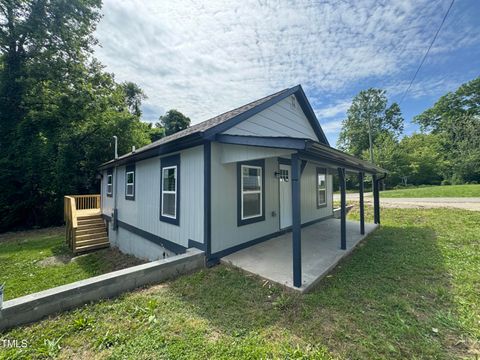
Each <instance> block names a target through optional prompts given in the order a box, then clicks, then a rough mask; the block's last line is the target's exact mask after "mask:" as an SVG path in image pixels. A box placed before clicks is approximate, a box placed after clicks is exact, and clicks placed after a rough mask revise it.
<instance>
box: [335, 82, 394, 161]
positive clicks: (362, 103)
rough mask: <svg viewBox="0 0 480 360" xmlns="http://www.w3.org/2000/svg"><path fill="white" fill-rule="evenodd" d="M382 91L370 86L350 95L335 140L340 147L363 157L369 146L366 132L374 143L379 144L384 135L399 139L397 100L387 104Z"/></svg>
mask: <svg viewBox="0 0 480 360" xmlns="http://www.w3.org/2000/svg"><path fill="white" fill-rule="evenodd" d="M385 93H386V92H385V90H380V89H373V88H370V89H368V90H362V91H360V93H359V94H358V95H356V96H355V97H354V98H353V101H352V105H351V106H350V108H349V109H348V110H347V118H346V119H345V120H344V121H343V122H342V130H341V131H340V135H339V139H338V142H337V146H338V147H339V148H340V149H342V150H344V151H347V152H349V153H350V154H352V155H354V156H363V157H365V154H364V151H365V150H369V148H370V139H369V134H371V142H372V144H373V146H375V145H378V144H377V141H378V139H379V138H381V137H382V136H383V135H385V134H388V135H389V136H390V137H392V138H393V139H398V137H399V136H400V134H401V133H402V131H403V117H402V114H401V111H400V107H399V106H398V104H397V103H393V104H392V105H390V106H389V107H387V103H388V100H387V97H386V95H385ZM367 158H369V157H367Z"/></svg>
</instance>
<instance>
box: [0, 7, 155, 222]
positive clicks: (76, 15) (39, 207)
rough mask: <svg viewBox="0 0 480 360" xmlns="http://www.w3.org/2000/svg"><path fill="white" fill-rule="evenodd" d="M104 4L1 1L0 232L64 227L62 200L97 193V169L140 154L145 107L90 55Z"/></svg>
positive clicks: (147, 131)
mask: <svg viewBox="0 0 480 360" xmlns="http://www.w3.org/2000/svg"><path fill="white" fill-rule="evenodd" d="M100 8H101V1H99V0H69V1H34V0H25V1H2V2H0V183H1V184H2V186H1V191H0V231H6V230H8V229H13V228H19V227H31V226H46V225H52V224H59V223H60V222H61V221H62V206H63V205H62V202H63V196H64V195H65V194H84V193H97V192H98V191H99V188H98V179H97V177H98V174H97V172H96V169H97V166H98V165H99V164H101V163H102V162H105V161H107V160H109V159H111V158H112V154H113V149H112V135H118V136H119V138H120V139H121V142H120V149H119V152H120V153H125V152H127V151H130V149H131V146H132V145H136V146H137V147H138V146H142V145H145V144H147V143H149V142H150V141H151V138H152V137H157V138H158V137H161V136H162V135H163V133H162V130H161V129H156V128H153V129H152V127H151V126H149V125H148V124H146V123H143V122H141V121H140V116H141V111H140V104H141V101H142V100H143V99H144V98H145V95H144V94H143V92H142V91H141V89H140V88H139V87H138V86H136V85H135V84H133V83H128V82H127V83H118V82H116V81H115V79H114V76H113V75H112V74H109V73H107V72H105V71H104V69H103V67H102V65H101V64H100V63H99V62H98V61H96V60H95V59H94V58H93V56H92V47H93V46H94V45H95V44H96V40H95V38H94V37H93V36H92V34H93V32H94V30H95V26H96V24H97V22H98V20H99V19H100Z"/></svg>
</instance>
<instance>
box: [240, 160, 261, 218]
mask: <svg viewBox="0 0 480 360" xmlns="http://www.w3.org/2000/svg"><path fill="white" fill-rule="evenodd" d="M242 166H257V167H260V168H261V169H262V203H261V206H262V214H261V215H260V216H256V217H253V218H250V219H242ZM259 221H265V159H261V160H251V161H241V162H237V226H243V225H248V224H253V223H256V222H259Z"/></svg>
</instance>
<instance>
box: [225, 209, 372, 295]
mask: <svg viewBox="0 0 480 360" xmlns="http://www.w3.org/2000/svg"><path fill="white" fill-rule="evenodd" d="M340 222H341V220H339V219H333V218H329V219H326V220H324V221H320V222H317V223H315V224H313V225H309V226H306V227H303V228H302V233H301V235H302V250H301V251H302V284H301V286H300V287H296V286H294V284H293V253H292V234H291V232H288V233H285V234H283V235H280V236H278V237H275V238H273V239H270V240H268V241H265V242H262V243H259V244H257V245H254V246H250V247H248V248H246V249H243V250H241V251H238V252H236V253H233V254H230V255H228V256H226V257H224V258H223V259H222V261H223V262H224V263H227V264H230V265H233V266H235V267H238V268H240V269H242V270H245V271H247V272H249V273H252V274H255V275H258V276H260V277H262V278H264V279H267V280H270V281H273V282H276V283H278V284H281V285H283V286H286V287H288V288H291V289H294V290H297V291H300V292H305V291H308V290H310V289H311V288H312V287H313V286H314V285H315V284H316V283H317V282H318V281H319V280H320V279H322V278H323V277H324V276H325V275H326V274H327V273H328V272H329V271H330V270H332V269H333V268H334V267H335V265H337V263H338V262H339V261H340V260H341V259H342V258H343V257H345V256H346V255H348V254H349V253H350V252H351V251H352V250H353V249H354V248H355V247H356V246H357V245H358V244H359V243H360V242H361V241H362V240H363V239H364V238H365V237H366V236H367V235H368V234H370V233H371V232H372V231H373V230H375V229H376V228H377V227H378V225H377V224H365V234H364V235H362V234H360V231H359V229H360V223H359V222H356V221H347V222H346V233H347V234H346V241H347V250H342V249H341V248H340V242H339V241H338V239H339V238H340Z"/></svg>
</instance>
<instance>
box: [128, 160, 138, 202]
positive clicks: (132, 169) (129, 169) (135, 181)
mask: <svg viewBox="0 0 480 360" xmlns="http://www.w3.org/2000/svg"><path fill="white" fill-rule="evenodd" d="M131 172H133V195H128V193H127V179H128V176H127V174H128V173H131ZM136 184H137V174H136V172H135V164H130V165H127V166H125V200H131V201H135V188H136Z"/></svg>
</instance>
